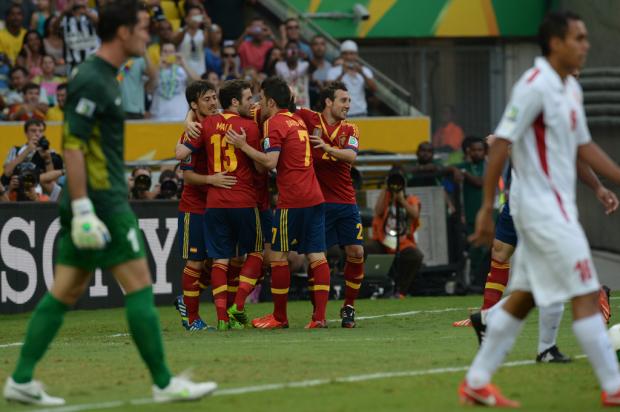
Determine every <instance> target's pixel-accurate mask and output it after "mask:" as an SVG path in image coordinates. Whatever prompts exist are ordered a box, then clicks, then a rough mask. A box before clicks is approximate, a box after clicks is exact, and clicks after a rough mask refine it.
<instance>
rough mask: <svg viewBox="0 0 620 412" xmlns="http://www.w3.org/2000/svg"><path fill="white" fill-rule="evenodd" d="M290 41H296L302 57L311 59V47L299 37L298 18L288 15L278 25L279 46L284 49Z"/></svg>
mask: <svg viewBox="0 0 620 412" xmlns="http://www.w3.org/2000/svg"><path fill="white" fill-rule="evenodd" d="M290 41H294V42H297V44H298V45H299V50H300V55H301V58H302V59H304V60H311V59H312V57H313V56H312V49H311V48H310V45H309V44H308V43H306V42H305V41H303V39H302V38H301V26H300V24H299V20H297V19H296V18H295V17H289V18H288V19H286V20H285V21H284V23H283V24H281V25H280V46H281V47H282V48H283V49H285V48H286V45H287V44H288V42H290Z"/></svg>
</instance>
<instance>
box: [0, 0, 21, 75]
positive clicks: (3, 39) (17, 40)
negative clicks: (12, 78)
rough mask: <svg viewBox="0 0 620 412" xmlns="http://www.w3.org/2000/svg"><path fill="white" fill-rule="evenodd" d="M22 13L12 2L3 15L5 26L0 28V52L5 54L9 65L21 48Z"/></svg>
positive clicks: (13, 62) (12, 62) (13, 61)
mask: <svg viewBox="0 0 620 412" xmlns="http://www.w3.org/2000/svg"><path fill="white" fill-rule="evenodd" d="M23 23H24V13H23V12H22V8H21V7H20V6H18V5H17V4H12V5H11V6H10V7H9V8H8V10H7V12H6V15H5V17H4V25H5V28H4V29H2V30H0V53H4V54H6V56H7V57H8V58H9V60H10V62H11V65H13V64H15V59H17V55H18V54H19V51H20V50H21V48H22V44H23V42H24V36H25V35H26V29H24V28H23Z"/></svg>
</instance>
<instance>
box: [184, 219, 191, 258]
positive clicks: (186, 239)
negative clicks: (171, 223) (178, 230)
mask: <svg viewBox="0 0 620 412" xmlns="http://www.w3.org/2000/svg"><path fill="white" fill-rule="evenodd" d="M189 216H190V214H189V213H187V212H185V216H183V259H186V260H187V259H188V258H189Z"/></svg>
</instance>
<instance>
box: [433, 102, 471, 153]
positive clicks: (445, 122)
mask: <svg viewBox="0 0 620 412" xmlns="http://www.w3.org/2000/svg"><path fill="white" fill-rule="evenodd" d="M464 137H465V133H463V129H461V126H459V125H458V124H456V123H455V112H454V106H451V105H446V106H444V108H443V111H442V116H441V125H440V126H439V128H438V129H437V130H436V131H435V134H434V135H433V146H435V148H437V149H443V150H448V151H453V150H459V149H461V143H463V138H464Z"/></svg>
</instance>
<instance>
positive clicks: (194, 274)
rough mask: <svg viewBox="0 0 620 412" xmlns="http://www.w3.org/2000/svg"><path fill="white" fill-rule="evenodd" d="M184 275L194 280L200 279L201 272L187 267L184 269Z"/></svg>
mask: <svg viewBox="0 0 620 412" xmlns="http://www.w3.org/2000/svg"><path fill="white" fill-rule="evenodd" d="M183 274H184V275H187V276H191V277H193V278H199V277H200V272H199V271H197V270H194V269H192V268H190V267H185V269H183Z"/></svg>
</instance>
